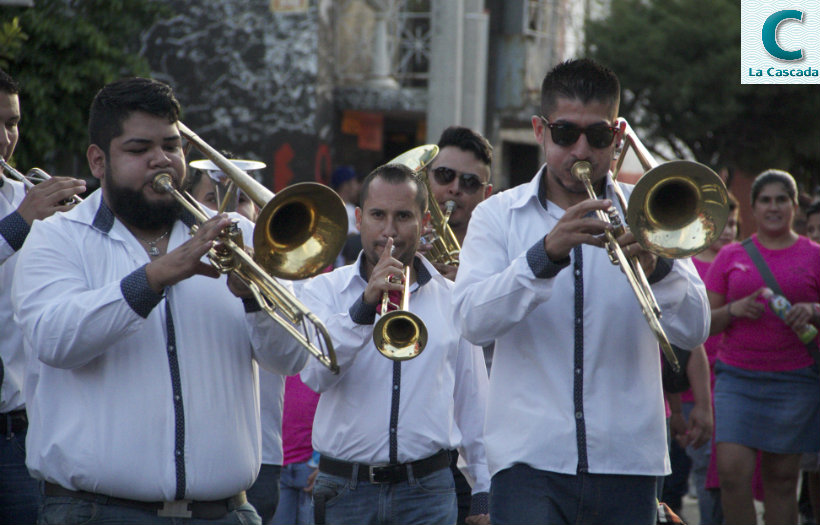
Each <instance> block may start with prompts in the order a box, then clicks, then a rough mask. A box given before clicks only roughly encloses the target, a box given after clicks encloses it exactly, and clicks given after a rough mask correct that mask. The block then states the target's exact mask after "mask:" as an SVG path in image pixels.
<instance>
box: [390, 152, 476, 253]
mask: <svg viewBox="0 0 820 525" xmlns="http://www.w3.org/2000/svg"><path fill="white" fill-rule="evenodd" d="M436 155H438V146H437V145H435V144H425V145H423V146H418V147H416V148H413V149H411V150H408V151H406V152H404V153H402V154H401V155H399V156H398V157H396V158H394V159H393V160H391V161H390V164H403V165H405V166H407V167H408V168H410V169H411V170H413V171H414V172H415V173H416V177H418V179H419V180H420V181H421V182H423V183H424V185H425V186H426V187H427V209H429V210H430V223H431V224H432V226H433V235H432V237H431V238H430V239H428V242H429V243H430V244H431V245H432V246H431V247H430V249H429V250H428V251H427V253H425V257H427V259H428V260H429V261H430V262H434V263H443V264H448V265H451V266H457V265H458V254H459V252H461V245H460V244H459V242H458V239H457V238H456V234H455V233H454V232H453V229H452V228H451V227H450V225H449V222H450V214H452V213H453V210H454V209H455V207H456V203H455V202H454V201H447V202H446V204H445V208H446V209H445V211H444V212H442V210H441V207H439V205H438V202H436V198H435V197H434V196H433V188H432V187H431V186H430V178H429V177H428V175H427V169H426V168H427V166H429V165H430V163H431V162H433V159H435V158H436Z"/></svg>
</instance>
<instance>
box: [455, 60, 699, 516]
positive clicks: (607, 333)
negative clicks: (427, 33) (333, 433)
mask: <svg viewBox="0 0 820 525" xmlns="http://www.w3.org/2000/svg"><path fill="white" fill-rule="evenodd" d="M619 98H620V85H619V82H618V78H617V77H616V76H615V74H614V73H613V72H612V71H610V70H608V69H606V68H604V67H603V66H601V65H599V64H597V63H595V62H593V61H590V60H585V59H581V60H571V61H568V62H565V63H562V64H559V65H558V66H556V67H555V68H554V69H553V70H552V71H550V72H549V73H548V74H547V75H546V77H545V78H544V82H543V84H542V91H541V108H540V115H538V116H534V117H533V118H532V126H533V130H534V132H535V138H536V139H537V140H538V142H539V143H540V144H541V146H542V147H543V151H544V157H545V163H544V165H543V166H542V168H541V169H540V170H539V171H538V173H537V174H536V175H535V177H533V179H532V181H531V182H530V183H528V184H524V185H521V186H518V187H516V188H512V189H510V190H508V191H505V192H503V193H500V194H497V195H495V196H493V197H490V198H489V199H487V200H486V201H484V202H482V203H481V204H479V205H478V206H477V207H476V209H475V211H474V212H473V216H472V218H471V220H470V228H469V230H468V232H467V237H466V239H465V241H464V246H463V248H462V253H461V264H460V266H461V268H460V270H459V272H458V276H457V277H456V285H455V289H454V293H453V298H454V304H455V308H456V311H457V312H459V313H460V318H459V319H460V322H461V331H462V335H464V337H466V338H467V339H468V340H470V341H472V342H473V343H475V344H485V343H487V342H489V341H493V340H494V341H495V353H494V356H493V371H492V375H491V377H490V394H489V396H488V401H487V419H486V424H485V447H486V450H487V460H488V464H489V467H490V474H491V475H492V483H491V500H490V517H491V519H492V522H493V523H494V524H498V525H502V524H509V523H550V524H560V523H591V524H595V523H610V524H619V523H620V524H630V525H637V524H645V525H650V524H653V523H655V520H656V518H657V501H656V477H657V476H662V475H664V474H667V473H669V458H668V455H667V445H666V443H667V442H666V426H665V417H664V415H665V414H664V403H663V393H662V389H661V363H660V352H659V350H658V342H657V339H656V338H655V336H654V333H653V332H652V330H651V329H650V328H649V326H648V324H647V322H646V320H645V319H644V317H643V315H642V313H641V310H640V307H639V304H638V302H637V301H636V298H635V295H634V293H633V291H632V289H631V288H630V286H629V284H628V282H627V280H626V279H625V278H624V276H623V275H622V274H621V270H620V268H619V267H618V266H615V265H613V264H612V263H611V262H610V260H609V257H608V255H607V251H606V250H605V249H603V248H602V246H603V240H602V238H601V237H602V234H603V233H604V232H605V231H606V230H608V229H611V227H612V226H611V225H610V223H609V222H607V221H603V220H600V219H598V218H597V216H596V215H595V214H594V213H593V212H595V211H596V210H602V211H605V210H607V209H608V208H610V207H611V206H613V202H616V201H617V199H615V194H614V192H613V185H615V184H618V185H620V186H621V187H622V189H623V190H624V192H626V193H627V194H628V193H629V192H631V189H632V187H631V186H629V185H625V184H621V183H617V182H615V181H613V180H612V177H611V174H610V164H611V161H612V158H613V153H614V150H615V146H616V139H618V138H619V135H620V133H621V132H620V130H619V128H618V127H617V126H616V117H617V115H618V105H619ZM578 161H586V162H588V163H589V164H590V165H591V172H592V173H591V175H590V179H591V182H592V185H593V187H594V189H595V191H596V193H597V194H598V195H599V196H600V198H598V199H589V198H588V196H587V192H586V189H585V186H584V184H583V183H582V182H581V181H579V180H578V179H576V178H575V177H574V176H573V174H572V172H571V168H572V166H573V165H574V164H575V163H576V162H578ZM619 211H620V214H621V216H624V213H623V210H619ZM618 243H619V244H620V245H621V247H622V249H623V250H624V252H625V253H626V254H627V255H628V256H637V257H638V258H639V260H640V262H641V264H642V266H643V267H644V270H645V272H646V274H647V276H648V278H649V282H650V284H651V286H652V290H653V292H654V294H655V296H656V298H657V300H658V302H659V304H660V307H661V309H662V310H663V313H664V316H663V318H662V325H663V328H664V329H665V331H666V334H667V335H668V336H669V339H670V341H671V342H672V344H675V345H677V346H680V347H682V348H694V347H696V346H697V345H699V344H700V343H702V342H703V341H704V340H705V339H706V337H707V335H708V333H709V306H708V301H707V299H706V293H705V290H704V287H703V283H702V282H701V281H700V279H699V278H698V276H697V273H696V272H695V270H694V267H693V266H692V263H691V261H689V260H684V259H676V260H674V261H672V260H666V259H660V258H658V257H656V256H655V255H653V254H652V253H649V252H646V251H644V250H643V249H642V248H641V247H640V245H638V244H637V243H636V242H635V238H634V236H633V235H632V233H631V232H628V231H627V232H626V233H625V234H623V235H622V236H620V237H619V238H618Z"/></svg>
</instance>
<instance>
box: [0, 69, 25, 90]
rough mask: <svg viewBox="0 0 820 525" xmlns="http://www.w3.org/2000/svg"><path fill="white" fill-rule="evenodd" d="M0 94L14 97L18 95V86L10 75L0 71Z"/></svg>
mask: <svg viewBox="0 0 820 525" xmlns="http://www.w3.org/2000/svg"><path fill="white" fill-rule="evenodd" d="M0 92H2V93H8V94H9V95H16V94H18V93H20V84H18V83H17V81H16V80H14V79H13V78H12V77H11V75H9V74H8V73H6V72H5V71H3V70H2V69H0Z"/></svg>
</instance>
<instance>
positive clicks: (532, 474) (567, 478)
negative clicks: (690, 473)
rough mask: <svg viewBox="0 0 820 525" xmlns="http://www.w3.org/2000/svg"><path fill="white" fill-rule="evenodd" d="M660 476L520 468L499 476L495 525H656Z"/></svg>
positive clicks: (493, 500)
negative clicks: (658, 477)
mask: <svg viewBox="0 0 820 525" xmlns="http://www.w3.org/2000/svg"><path fill="white" fill-rule="evenodd" d="M656 483H657V476H627V475H614V474H588V473H580V474H577V475H572V474H559V473H556V472H547V471H543V470H536V469H534V468H532V467H530V466H528V465H525V464H522V463H518V464H516V465H513V466H512V467H510V468H507V469H504V470H502V471H500V472H498V473H496V474H495V475H494V476H493V478H492V482H491V488H490V516H492V520H493V525H507V524H513V523H520V524H530V525H533V524H538V523H548V524H550V525H557V524H582V523H588V524H590V525H607V524H609V525H616V524H623V525H654V524H655V523H656V521H657V519H658V505H657V500H656Z"/></svg>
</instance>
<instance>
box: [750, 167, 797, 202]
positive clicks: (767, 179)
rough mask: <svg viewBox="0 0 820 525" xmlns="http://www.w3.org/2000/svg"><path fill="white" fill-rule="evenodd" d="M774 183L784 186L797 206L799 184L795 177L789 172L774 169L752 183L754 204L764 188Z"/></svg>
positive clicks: (765, 172)
mask: <svg viewBox="0 0 820 525" xmlns="http://www.w3.org/2000/svg"><path fill="white" fill-rule="evenodd" d="M774 183H780V184H782V185H783V187H784V188H785V189H786V193H787V194H788V195H789V197H790V198H791V200H792V202H793V203H794V204H795V205H796V204H797V183H796V182H795V181H794V177H792V176H791V173H789V172H788V171H784V170H774V169H770V170H766V171H764V172H762V173H761V174H760V175H758V176H757V177H755V180H754V181H753V182H752V204H754V203H755V201H756V200H757V197H758V196H759V195H760V192H761V191H763V187H764V186H768V185H769V184H774Z"/></svg>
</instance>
